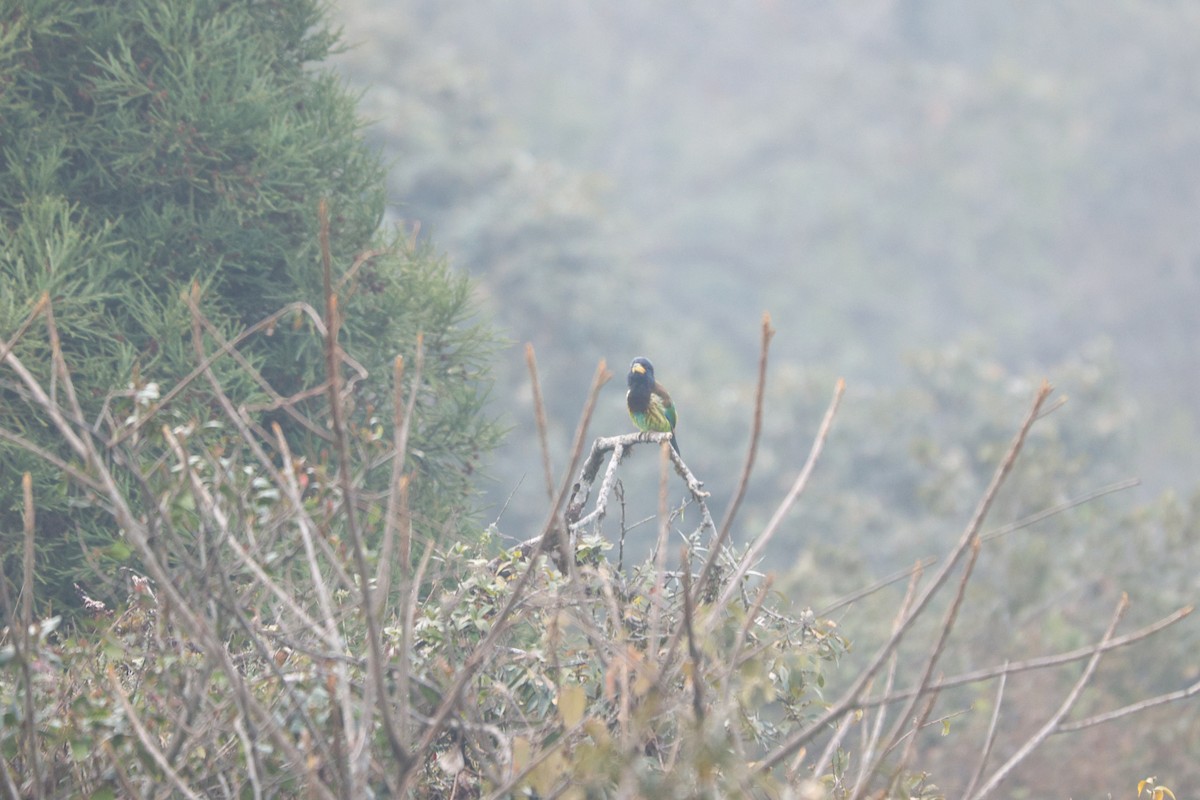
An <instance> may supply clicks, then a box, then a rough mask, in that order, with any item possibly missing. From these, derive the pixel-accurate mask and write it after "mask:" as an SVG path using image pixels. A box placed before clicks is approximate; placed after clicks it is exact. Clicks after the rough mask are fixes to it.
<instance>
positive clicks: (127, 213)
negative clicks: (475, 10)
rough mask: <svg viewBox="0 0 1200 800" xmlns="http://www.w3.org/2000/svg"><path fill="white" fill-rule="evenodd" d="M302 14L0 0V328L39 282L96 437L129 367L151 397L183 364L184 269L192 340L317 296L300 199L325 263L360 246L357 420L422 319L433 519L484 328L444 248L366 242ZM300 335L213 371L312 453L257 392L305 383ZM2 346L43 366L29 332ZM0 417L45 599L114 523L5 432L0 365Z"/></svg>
mask: <svg viewBox="0 0 1200 800" xmlns="http://www.w3.org/2000/svg"><path fill="white" fill-rule="evenodd" d="M320 8H321V6H320V4H319V3H317V2H314V1H313V0H283V1H282V2H272V3H257V2H235V3H229V2H216V0H185V1H183V2H176V1H175V0H170V1H169V2H168V1H167V0H122V1H121V2H114V3H104V4H99V3H97V4H91V3H85V4H80V3H74V2H68V1H67V0H43V1H40V2H38V1H35V0H17V1H16V2H6V3H5V4H4V10H3V12H0V128H2V130H3V135H2V137H0V336H2V337H3V338H4V340H5V341H8V340H9V339H10V337H12V336H13V335H14V332H15V331H16V330H17V328H18V326H19V325H20V324H21V322H22V321H23V320H24V319H26V317H27V316H28V315H29V313H30V311H31V309H32V308H33V307H34V304H35V303H36V302H37V301H38V299H39V298H40V297H42V296H43V295H48V296H49V298H50V301H51V307H52V309H53V313H54V317H55V321H56V324H57V327H58V329H59V332H60V335H61V337H62V343H63V348H64V353H65V357H66V360H67V362H68V366H69V368H70V369H71V370H72V372H73V373H74V375H75V378H76V382H77V385H78V386H79V387H80V388H81V396H80V402H81V404H82V406H83V410H84V413H85V416H86V417H87V418H86V419H84V420H79V421H77V424H79V425H81V426H88V427H91V428H93V429H94V430H96V431H104V430H106V429H108V427H109V425H110V421H111V420H113V419H116V422H118V423H119V422H120V419H119V417H120V416H121V414H120V413H118V412H120V410H121V409H122V408H127V407H128V406H129V405H130V403H131V402H132V400H131V398H132V396H133V394H134V393H136V392H138V391H142V390H144V389H145V388H146V387H147V386H149V385H150V384H156V385H158V386H160V387H161V392H163V393H165V392H166V391H168V390H169V389H170V388H171V387H173V386H175V385H176V384H177V383H178V382H179V381H180V380H181V379H183V378H184V377H185V376H186V375H188V373H189V372H191V370H192V369H193V368H194V367H195V366H196V363H197V356H196V352H195V350H194V343H193V341H192V338H193V337H192V334H191V325H192V322H191V318H192V315H191V313H190V311H189V309H188V305H187V302H186V299H185V295H186V294H187V291H188V289H189V287H190V286H191V284H192V283H193V281H195V282H198V283H199V285H200V287H201V290H202V294H201V308H202V311H203V314H204V316H205V318H206V319H208V320H210V321H211V322H212V323H213V324H214V326H215V328H216V330H215V331H210V332H209V333H208V334H207V336H208V338H207V340H206V342H205V344H204V346H205V348H206V351H207V352H210V353H211V352H212V351H214V350H215V349H217V347H219V346H220V345H219V341H220V340H222V339H223V340H226V341H228V340H230V339H232V338H234V337H235V336H236V335H237V334H238V333H239V332H240V331H242V330H244V329H245V328H246V327H248V326H251V325H253V324H254V323H256V322H258V321H260V320H261V319H263V318H264V317H265V316H267V315H268V314H270V313H272V312H274V311H276V310H277V309H279V308H281V307H283V306H285V305H286V304H288V303H291V302H295V301H302V302H307V303H309V304H311V305H312V306H313V307H314V308H317V309H320V308H322V270H321V264H320V258H319V248H318V236H317V230H318V214H317V206H318V203H319V201H321V200H322V199H323V200H325V201H326V202H327V203H328V206H329V208H330V212H331V213H330V227H331V235H330V241H331V246H332V254H333V263H334V273H335V276H340V275H342V274H345V273H347V272H348V270H349V269H350V267H351V264H352V263H354V259H355V256H356V255H358V254H360V253H363V252H364V251H366V250H368V249H369V248H377V250H378V253H377V254H376V255H374V256H373V257H371V258H370V259H368V260H366V261H364V262H363V263H361V264H360V265H359V266H358V268H357V269H356V270H355V271H354V273H353V275H352V276H350V275H347V280H346V281H345V282H344V284H342V285H340V286H339V287H338V289H339V295H340V300H341V306H342V311H343V316H344V318H345V324H344V327H343V341H344V342H346V343H347V346H348V347H349V348H350V349H351V350H352V351H353V352H354V354H355V357H356V358H358V359H360V360H362V362H363V366H364V367H365V368H366V370H367V371H368V372H369V373H370V375H371V377H370V379H368V380H367V381H363V382H360V383H359V384H358V385H357V388H356V392H357V395H356V401H357V404H356V410H357V413H359V414H360V415H361V417H362V420H361V422H362V424H364V425H371V426H374V425H379V426H381V427H383V428H386V426H387V420H388V418H389V417H390V415H389V414H388V413H386V412H385V411H379V406H380V405H381V404H382V405H383V406H384V407H386V403H387V398H388V397H389V393H390V390H389V388H388V377H389V375H390V370H389V369H388V368H387V365H388V364H389V363H390V361H391V359H392V358H393V357H394V356H395V355H397V354H409V355H410V356H411V355H412V354H413V351H414V347H415V342H416V339H417V334H418V332H422V333H423V334H424V351H425V356H426V364H427V368H426V370H425V371H424V376H425V377H424V382H425V387H424V388H425V391H423V392H422V393H421V395H420V397H421V404H420V407H419V409H418V414H417V418H416V424H415V430H414V432H413V436H414V439H413V448H412V452H413V453H414V458H413V460H412V463H413V464H414V467H413V469H415V470H417V471H419V473H420V475H419V476H418V479H417V480H414V481H413V487H414V488H413V491H414V502H415V503H416V508H417V510H418V512H419V513H420V515H421V516H420V518H421V519H425V520H429V521H430V522H431V524H436V525H440V524H441V522H442V521H443V520H444V519H446V518H448V517H449V516H451V515H458V516H461V514H462V512H463V501H464V500H465V499H466V497H467V494H468V492H469V476H470V474H471V473H472V471H473V470H474V462H475V461H476V460H477V458H478V456H479V453H480V452H481V451H483V450H486V449H488V448H490V447H491V446H492V444H493V443H494V441H495V437H496V430H495V427H494V425H492V423H490V422H489V421H487V420H486V419H484V418H483V416H482V415H481V408H482V402H483V390H482V388H481V385H480V381H481V380H482V379H484V378H485V377H486V376H485V358H486V355H487V354H488V352H490V343H491V338H490V333H489V332H488V331H486V330H484V329H482V328H481V327H479V326H477V325H473V324H470V317H471V315H472V313H473V310H472V306H471V302H470V287H469V285H468V284H467V282H466V280H465V279H464V278H462V277H460V276H457V275H454V274H452V273H451V272H449V270H448V269H447V267H446V265H445V263H444V261H443V260H441V259H439V258H436V257H434V256H433V255H432V254H431V253H430V252H428V251H427V250H426V249H417V248H413V247H406V246H404V245H403V243H401V242H400V241H399V240H398V239H396V240H392V241H379V240H378V239H377V236H376V232H377V231H378V229H379V226H380V221H381V219H382V210H383V205H384V196H385V186H384V170H383V168H382V166H381V164H380V161H379V159H378V157H377V156H376V155H375V154H374V153H373V152H372V151H371V149H370V148H368V147H367V146H365V145H364V143H363V142H362V140H361V138H360V136H359V121H358V119H357V117H356V113H355V102H354V98H353V96H352V95H351V94H349V93H348V92H347V91H346V90H345V89H344V88H343V87H342V86H341V85H340V84H339V82H338V81H337V80H336V79H335V78H334V77H332V76H331V75H330V74H328V73H327V72H324V71H320V70H318V69H315V68H314V66H313V65H314V64H317V63H318V62H320V61H321V60H322V59H324V58H325V57H326V56H327V55H328V54H329V53H330V51H331V48H332V47H333V46H334V45H335V43H336V39H335V37H334V35H333V34H331V33H330V31H329V29H328V28H327V26H326V25H325V24H324V20H323V18H322V15H321V11H320ZM268 333H269V335H268ZM321 347H322V346H321V337H320V336H319V335H317V332H316V331H315V330H314V329H313V327H312V324H311V321H306V318H304V317H303V316H302V315H300V314H296V315H294V316H292V317H288V318H287V319H286V320H284V321H282V322H281V324H280V325H279V326H278V328H277V329H275V328H272V329H271V330H270V331H269V332H267V331H263V332H262V333H260V334H258V335H255V336H252V337H249V338H248V339H247V340H246V341H245V342H244V343H242V344H241V345H240V346H239V351H240V354H241V355H242V356H243V357H244V358H245V360H246V364H248V365H249V366H250V367H251V369H246V368H244V367H243V366H238V365H236V364H235V363H234V362H233V361H232V360H231V359H228V358H227V359H223V360H221V361H218V362H217V363H216V364H214V369H215V370H216V372H217V374H218V376H219V378H220V379H221V381H222V385H223V386H224V390H225V392H226V393H228V394H229V396H230V397H232V398H234V399H235V400H236V401H237V402H240V403H244V404H246V405H247V406H248V407H249V408H252V409H254V408H261V410H260V411H259V418H260V421H266V420H267V419H275V418H276V417H277V418H278V419H279V421H280V422H281V423H282V424H283V425H284V428H285V430H287V431H288V435H289V437H291V438H293V439H294V441H295V443H297V444H298V445H300V446H301V447H302V448H303V449H305V451H306V452H309V453H311V454H312V458H313V459H314V460H317V459H319V458H320V456H319V455H318V453H319V447H317V445H318V444H319V439H320V437H319V435H315V433H314V432H312V431H307V432H306V431H303V430H300V429H299V426H295V425H291V426H289V424H288V418H287V416H286V415H284V414H282V413H279V412H278V410H274V411H272V410H271V409H270V406H271V400H272V396H271V391H269V390H268V389H267V385H269V386H270V389H271V390H273V391H274V392H277V393H278V394H279V395H283V396H289V395H292V394H294V393H296V392H298V391H299V390H300V389H302V388H305V387H311V386H315V385H317V384H319V382H320V380H321V377H320V376H321V375H322V374H323V372H322V366H321V365H322V361H321V358H322V349H321ZM14 353H15V354H16V355H17V357H18V358H20V359H22V361H23V363H24V364H25V365H26V366H28V367H30V368H31V369H36V370H38V373H39V378H41V379H43V380H46V379H48V378H49V376H50V370H51V367H50V363H49V357H48V354H49V347H48V339H47V336H46V334H45V331H44V328H43V327H42V326H39V325H37V324H35V325H34V326H33V327H32V328H31V329H30V330H29V331H28V332H27V333H26V334H25V335H24V336H23V337H22V338H21V339H20V341H19V342H18V343H17V345H16V347H15V350H14ZM252 370H253V371H257V372H258V373H259V374H260V375H261V377H262V378H263V379H264V381H265V384H264V382H263V381H259V380H257V379H256V378H255V377H254V374H253V371H252ZM171 407H172V408H173V409H174V411H175V413H176V415H177V416H178V417H179V418H180V420H181V424H182V423H183V422H186V421H188V420H193V421H199V422H204V421H206V420H207V419H208V418H211V417H213V416H215V414H214V413H213V412H214V407H213V406H212V398H211V396H208V395H206V389H205V384H204V382H203V381H193V382H192V383H190V384H188V386H187V389H186V390H185V391H184V392H183V393H182V394H180V395H179V396H178V397H176V398H174V399H173V400H172V403H171ZM126 413H127V412H126ZM376 414H378V418H376ZM0 430H3V431H4V432H5V433H6V434H7V436H5V437H2V440H0V536H2V537H3V540H4V546H5V549H6V551H9V550H8V545H9V544H10V543H11V542H12V537H14V536H18V535H19V532H20V530H21V516H20V506H21V503H20V496H21V492H20V478H21V474H22V472H24V471H32V472H33V473H34V475H35V495H36V498H37V506H38V512H39V516H38V522H39V528H38V540H39V547H40V548H41V550H40V558H39V562H40V568H39V576H40V579H41V580H42V581H43V583H48V584H51V586H52V588H53V591H54V592H55V593H56V594H58V595H59V597H67V596H69V593H70V587H71V582H72V581H73V580H75V579H78V574H79V570H80V569H81V566H80V564H81V563H82V561H81V553H83V554H90V555H92V556H95V555H96V554H98V553H103V552H105V550H104V548H106V547H107V546H109V545H111V544H112V543H113V542H115V541H117V537H118V534H117V532H116V531H114V530H113V529H112V524H111V522H110V521H109V520H108V518H107V516H106V515H105V514H104V513H103V512H102V510H100V509H97V508H94V507H91V506H90V505H89V503H88V501H87V498H81V497H76V496H72V495H71V493H70V492H69V491H68V490H67V488H66V485H65V484H64V482H63V481H62V479H61V477H62V476H61V475H60V474H59V471H58V470H57V469H55V468H53V467H51V466H50V465H49V464H47V463H46V462H45V461H44V460H41V459H39V458H37V457H35V456H33V455H31V454H30V453H29V451H28V449H22V448H16V447H13V446H12V442H13V441H14V437H21V438H24V439H25V440H28V441H31V442H33V443H35V444H37V443H40V444H41V445H42V446H44V447H47V448H51V449H53V448H54V447H55V445H54V444H53V439H51V438H49V437H48V435H47V426H46V425H45V424H44V420H41V419H39V418H38V416H37V415H36V414H32V413H31V411H30V408H29V406H28V405H27V404H26V403H25V402H24V400H23V398H22V390H21V388H20V387H19V386H18V384H17V383H16V382H15V381H14V380H13V379H12V374H11V373H9V372H8V370H7V369H3V370H0ZM317 433H319V432H317ZM60 455H63V456H64V457H65V454H62V453H60ZM109 456H111V457H113V458H119V457H120V456H119V453H117V452H115V451H114V452H110V453H109ZM81 541H82V542H84V543H85V545H86V547H85V548H83V550H82V551H81V548H80V542H81ZM10 552H11V551H10ZM121 552H122V549H121V548H117V549H116V550H110V553H116V554H120V553H121ZM125 552H127V551H125Z"/></svg>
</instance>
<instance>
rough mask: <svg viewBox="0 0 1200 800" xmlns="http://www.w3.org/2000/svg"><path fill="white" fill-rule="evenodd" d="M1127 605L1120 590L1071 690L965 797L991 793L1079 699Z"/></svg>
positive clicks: (979, 796) (1126, 599)
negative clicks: (1044, 720) (1100, 633)
mask: <svg viewBox="0 0 1200 800" xmlns="http://www.w3.org/2000/svg"><path fill="white" fill-rule="evenodd" d="M1127 608H1129V595H1127V594H1122V595H1121V599H1120V601H1119V602H1118V603H1117V608H1116V611H1114V612H1113V616H1112V621H1110V622H1109V624H1108V630H1106V631H1105V632H1104V637H1103V638H1102V639H1101V640H1100V643H1099V644H1097V645H1096V647H1095V649H1094V652H1093V653H1092V657H1091V659H1090V660H1089V661H1088V663H1087V666H1085V667H1084V668H1083V673H1082V674H1081V675H1080V676H1079V680H1077V681H1076V682H1075V685H1074V686H1073V687H1071V691H1070V692H1068V693H1067V696H1066V698H1065V699H1064V700H1063V701H1062V704H1061V705H1060V706H1059V707H1058V710H1057V711H1055V712H1054V714H1052V715H1051V716H1050V719H1048V720H1046V723H1045V724H1044V725H1042V727H1041V728H1039V729H1038V730H1037V732H1035V733H1034V734H1033V735H1032V736H1030V737H1029V738H1028V739H1027V740H1026V741H1025V744H1023V745H1022V746H1021V747H1020V748H1019V749H1018V750H1017V752H1015V753H1013V754H1012V756H1011V757H1010V758H1009V759H1008V761H1006V762H1004V765H1003V766H1002V767H1000V768H999V769H997V770H996V771H995V772H994V773H993V774H992V777H991V778H989V779H988V781H987V783H985V784H984V785H983V786H982V787H981V788H980V789H979V791H977V792H976V793H975V794H973V795H970V798H969V800H980V798H984V797H987V796H988V795H989V794H991V793H992V791H993V790H995V788H996V787H997V786H999V785H1000V784H1001V783H1002V782H1003V781H1004V779H1005V778H1006V777H1008V774H1009V773H1010V772H1012V771H1013V770H1014V769H1016V767H1017V766H1018V765H1019V764H1020V763H1021V762H1022V761H1024V760H1025V759H1026V758H1027V757H1028V756H1029V754H1030V753H1032V752H1033V751H1034V750H1036V749H1037V748H1038V747H1039V746H1040V745H1041V744H1042V742H1044V741H1045V740H1046V739H1047V737H1049V736H1050V734H1052V733H1054V731H1055V729H1056V728H1057V727H1058V725H1059V723H1060V722H1062V719H1063V717H1065V716H1066V715H1067V714H1068V713H1070V711H1071V709H1072V708H1073V707H1074V706H1075V702H1076V701H1077V700H1078V699H1079V695H1080V694H1081V693H1082V692H1083V688H1084V687H1085V686H1087V685H1088V683H1089V682H1090V681H1091V679H1092V674H1093V673H1094V672H1095V671H1096V666H1097V665H1098V664H1099V663H1100V658H1101V656H1103V655H1104V648H1103V645H1104V643H1105V642H1107V641H1108V640H1109V639H1111V638H1112V635H1113V632H1114V631H1115V630H1116V629H1117V623H1119V622H1120V621H1121V617H1123V616H1124V615H1125V610H1126V609H1127Z"/></svg>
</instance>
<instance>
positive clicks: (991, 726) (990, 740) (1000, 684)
mask: <svg viewBox="0 0 1200 800" xmlns="http://www.w3.org/2000/svg"><path fill="white" fill-rule="evenodd" d="M1004 666H1005V667H1006V668H1007V667H1008V662H1005V664H1004ZM1007 683H1008V672H1007V669H1006V671H1004V672H1001V673H1000V680H999V681H997V682H996V699H995V700H993V701H992V720H991V722H989V723H988V730H987V736H986V737H984V740H983V749H982V750H981V751H980V753H979V763H978V764H976V765H975V772H974V773H972V775H971V782H970V783H968V784H967V789H966V791H965V792H963V797H972V796H974V794H975V787H976V786H978V785H979V781H980V779H982V778H983V771H984V770H985V769H986V768H987V762H988V759H989V758H990V757H991V755H992V746H993V745H995V743H996V729H997V728H998V727H999V723H1000V706H1001V705H1002V704H1003V702H1004V687H1005V686H1006V685H1007Z"/></svg>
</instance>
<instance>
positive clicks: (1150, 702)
mask: <svg viewBox="0 0 1200 800" xmlns="http://www.w3.org/2000/svg"><path fill="white" fill-rule="evenodd" d="M1196 695H1200V681H1196V682H1195V683H1193V684H1192V685H1191V686H1189V687H1187V688H1186V689H1180V690H1178V691H1175V692H1168V693H1166V694H1160V695H1156V696H1155V697H1150V698H1147V699H1145V700H1141V701H1139V702H1137V703H1130V704H1129V705H1127V706H1121V707H1120V708H1116V709H1113V710H1112V711H1105V712H1104V713H1103V714H1095V715H1093V716H1090V717H1086V718H1085V719H1081V720H1076V721H1075V722H1067V723H1064V724H1062V725H1059V726H1058V727H1057V728H1055V729H1054V733H1070V732H1072V731H1081V730H1083V729H1084V728H1090V727H1092V726H1093V725H1101V724H1103V723H1105V722H1112V721H1113V720H1114V719H1120V718H1121V717H1127V716H1129V715H1130V714H1136V713H1138V712H1139V711H1145V710H1146V709H1148V708H1154V707H1155V706H1161V705H1163V704H1164V703H1174V702H1175V701H1176V700H1186V699H1188V698H1189V697H1195V696H1196Z"/></svg>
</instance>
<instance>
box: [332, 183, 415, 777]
mask: <svg viewBox="0 0 1200 800" xmlns="http://www.w3.org/2000/svg"><path fill="white" fill-rule="evenodd" d="M317 216H318V221H319V223H320V230H319V240H320V245H321V267H322V276H323V280H324V284H325V320H326V321H325V326H326V328H328V331H329V332H328V334H327V335H326V337H325V371H326V385H327V386H328V387H329V421H330V425H331V427H332V430H333V439H334V444H335V445H336V448H337V457H338V480H339V483H340V484H341V489H342V514H343V516H344V518H345V523H346V530H347V532H348V533H349V534H350V549H351V551H352V553H353V557H354V568H355V570H356V571H357V572H358V579H359V587H358V594H359V598H360V601H361V602H360V606H361V608H362V613H363V619H364V621H365V622H366V627H367V631H366V633H367V648H368V652H369V654H370V659H369V660H368V662H367V671H368V673H369V675H370V679H371V682H372V683H374V684H375V691H376V692H377V693H378V696H379V697H380V699H383V698H386V697H387V696H388V691H387V678H386V676H385V674H384V669H383V662H384V655H383V640H382V634H381V633H380V630H379V618H378V616H377V615H376V613H375V610H376V609H375V603H374V602H373V601H372V598H371V573H370V570H369V569H368V568H367V554H366V544H365V543H364V542H363V535H362V528H361V527H360V526H359V521H358V510H357V508H356V502H355V498H356V495H357V487H355V485H354V475H353V462H352V460H351V456H350V434H349V432H348V431H347V429H346V421H345V418H344V409H343V407H342V402H343V400H342V393H341V392H342V379H341V377H342V375H341V373H342V367H341V364H342V359H341V347H340V346H339V344H338V332H339V329H340V328H341V316H340V315H341V311H340V310H339V308H338V296H337V295H336V294H334V291H333V257H332V254H331V249H330V242H329V206H328V204H327V202H326V201H325V199H324V198H322V199H321V201H320V203H319V205H318V207H317ZM390 707H391V706H390V704H389V703H380V704H379V706H378V710H379V712H380V717H381V719H382V721H383V729H384V732H385V733H386V734H387V740H388V744H389V745H390V747H391V750H392V755H393V756H394V757H395V759H396V761H397V762H398V763H399V764H400V768H401V770H402V771H407V770H408V769H409V768H410V767H411V764H412V762H411V760H410V756H409V754H408V753H407V752H406V751H405V748H404V746H403V745H401V744H400V735H399V733H398V732H397V730H396V721H395V719H393V718H392V715H391V713H390ZM346 710H347V711H349V706H348V705H346ZM375 710H376V709H372V708H364V709H363V715H364V718H363V719H362V720H361V721H360V722H361V725H362V731H363V733H362V735H364V736H369V735H370V730H371V728H372V727H373V726H372V724H371V717H372V714H373V713H374V711H375ZM344 722H345V723H346V724H351V723H352V719H351V718H350V716H349V715H348V714H347V715H345V716H344Z"/></svg>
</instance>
